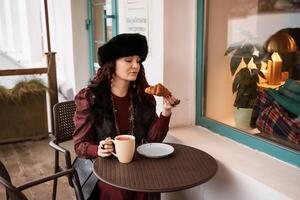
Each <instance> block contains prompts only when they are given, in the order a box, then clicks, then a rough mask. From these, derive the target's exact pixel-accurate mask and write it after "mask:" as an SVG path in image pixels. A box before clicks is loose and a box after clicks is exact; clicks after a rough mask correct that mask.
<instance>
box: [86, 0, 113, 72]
mask: <svg viewBox="0 0 300 200" xmlns="http://www.w3.org/2000/svg"><path fill="white" fill-rule="evenodd" d="M87 4H88V5H87V8H88V17H87V19H86V29H87V31H88V35H89V74H90V78H92V77H93V76H94V73H95V72H94V56H93V55H94V53H95V52H94V49H95V44H94V31H93V30H94V25H93V23H92V22H93V9H92V0H88V1H87ZM111 4H112V5H111V6H112V15H106V13H104V14H103V29H102V30H103V33H104V42H107V41H106V40H107V36H106V33H107V31H106V29H107V27H106V18H111V19H112V36H116V35H117V34H118V32H119V30H118V28H119V19H118V0H111Z"/></svg>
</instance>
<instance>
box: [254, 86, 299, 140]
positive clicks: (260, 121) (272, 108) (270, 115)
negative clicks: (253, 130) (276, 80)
mask: <svg viewBox="0 0 300 200" xmlns="http://www.w3.org/2000/svg"><path fill="white" fill-rule="evenodd" d="M296 118H297V116H296V115H294V114H292V113H290V112H288V111H287V110H286V109H285V108H284V107H282V106H281V105H279V104H278V103H277V102H276V101H275V100H274V99H273V98H272V97H271V96H270V95H269V94H267V93H266V92H262V93H260V94H259V96H258V97H257V99H256V100H255V103H254V107H253V113H252V117H251V126H252V127H257V128H258V129H259V130H260V131H261V132H263V133H267V134H271V135H280V136H282V137H284V138H287V139H288V140H289V141H291V142H293V143H295V144H299V143H300V123H299V122H297V120H296Z"/></svg>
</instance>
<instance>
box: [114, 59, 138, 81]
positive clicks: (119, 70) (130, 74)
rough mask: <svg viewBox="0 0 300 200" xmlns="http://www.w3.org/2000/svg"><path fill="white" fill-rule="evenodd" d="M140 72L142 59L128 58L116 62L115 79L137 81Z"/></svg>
mask: <svg viewBox="0 0 300 200" xmlns="http://www.w3.org/2000/svg"><path fill="white" fill-rule="evenodd" d="M139 71H140V57H139V56H127V57H121V58H118V59H117V60H116V71H115V77H114V79H121V80H125V81H135V80H136V78H137V75H138V73H139Z"/></svg>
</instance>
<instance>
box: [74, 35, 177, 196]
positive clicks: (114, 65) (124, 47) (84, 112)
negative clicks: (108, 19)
mask: <svg viewBox="0 0 300 200" xmlns="http://www.w3.org/2000/svg"><path fill="white" fill-rule="evenodd" d="M147 53H148V45H147V40H146V38H145V37H144V36H142V35H140V34H120V35H117V36H115V37H114V38H112V39H111V40H110V41H109V42H107V43H106V44H104V45H103V46H101V47H100V48H99V49H98V61H99V64H100V66H101V68H100V69H99V70H98V71H97V74H96V75H95V77H94V78H93V80H92V81H91V84H90V85H89V86H88V87H87V88H84V89H82V90H81V91H80V92H79V93H78V94H77V95H76V97H75V103H76V112H75V116H74V122H75V132H74V136H73V139H74V147H75V152H76V154H77V155H78V156H79V157H81V158H86V159H90V158H96V157H98V156H101V157H108V156H111V155H112V151H113V146H112V143H111V142H110V141H109V140H108V139H109V138H114V137H115V136H116V135H119V134H132V135H134V136H135V137H136V143H137V144H142V143H144V142H162V141H163V139H164V138H165V136H166V134H167V132H168V129H169V121H170V116H171V109H172V108H173V107H172V106H171V104H170V102H169V101H167V100H166V99H164V105H163V110H162V112H161V114H160V116H159V117H158V116H157V114H156V102H155V99H154V97H153V95H149V94H146V93H145V92H144V90H145V88H146V87H148V86H149V85H148V83H147V80H146V77H145V71H144V67H143V64H142V63H143V61H144V60H145V59H146V56H147ZM97 186H98V189H99V190H98V191H99V192H98V196H99V199H101V200H125V199H126V200H127V199H128V200H129V199H130V200H131V199H146V195H145V193H141V192H133V191H128V190H123V189H118V188H116V187H113V186H110V185H107V184H105V183H103V182H98V184H97Z"/></svg>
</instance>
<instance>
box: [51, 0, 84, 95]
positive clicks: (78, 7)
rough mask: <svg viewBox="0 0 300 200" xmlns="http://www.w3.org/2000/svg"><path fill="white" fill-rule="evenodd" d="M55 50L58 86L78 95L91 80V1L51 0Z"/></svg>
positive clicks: (53, 46)
mask: <svg viewBox="0 0 300 200" xmlns="http://www.w3.org/2000/svg"><path fill="white" fill-rule="evenodd" d="M49 8H50V9H49V10H51V11H52V12H50V13H49V19H50V29H51V39H52V44H51V45H52V51H54V52H56V63H57V78H58V85H60V87H63V90H65V91H66V90H68V89H71V90H73V92H74V94H76V93H77V92H78V91H79V90H80V89H82V88H83V87H85V86H86V85H87V83H88V80H89V49H88V32H87V30H86V29H85V19H86V18H87V2H86V1H82V0H72V1H70V0H64V1H61V0H53V1H49Z"/></svg>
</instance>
